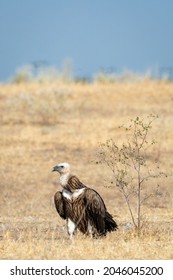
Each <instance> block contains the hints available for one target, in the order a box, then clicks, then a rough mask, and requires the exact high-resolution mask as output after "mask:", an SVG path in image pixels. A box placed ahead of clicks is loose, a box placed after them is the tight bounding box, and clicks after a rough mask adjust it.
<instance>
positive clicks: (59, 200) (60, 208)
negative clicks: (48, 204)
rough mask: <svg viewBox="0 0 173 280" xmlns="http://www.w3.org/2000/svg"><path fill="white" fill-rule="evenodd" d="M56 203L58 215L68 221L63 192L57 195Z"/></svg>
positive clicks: (55, 197) (55, 196)
mask: <svg viewBox="0 0 173 280" xmlns="http://www.w3.org/2000/svg"><path fill="white" fill-rule="evenodd" d="M54 202H55V207H56V210H57V212H58V214H59V215H60V217H61V218H63V219H66V215H65V211H64V201H63V196H62V192H56V193H55V195H54Z"/></svg>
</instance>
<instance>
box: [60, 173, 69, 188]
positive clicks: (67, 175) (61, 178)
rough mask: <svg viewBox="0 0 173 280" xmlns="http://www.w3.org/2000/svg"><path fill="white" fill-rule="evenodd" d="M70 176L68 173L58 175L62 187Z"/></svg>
mask: <svg viewBox="0 0 173 280" xmlns="http://www.w3.org/2000/svg"><path fill="white" fill-rule="evenodd" d="M69 178H70V173H66V174H62V175H61V176H60V184H61V186H62V187H64V186H66V185H67V182H68V179H69Z"/></svg>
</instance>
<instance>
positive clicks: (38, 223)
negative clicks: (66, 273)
mask: <svg viewBox="0 0 173 280" xmlns="http://www.w3.org/2000/svg"><path fill="white" fill-rule="evenodd" d="M151 113H154V114H158V115H159V119H158V120H157V121H156V122H155V123H154V125H153V130H152V133H153V136H154V137H155V139H156V140H157V141H158V144H157V145H155V147H154V148H153V151H152V156H153V158H154V159H159V160H161V162H162V164H161V167H162V168H163V169H164V171H165V170H166V171H167V172H168V173H171V172H172V169H173V161H172V156H171V155H172V154H173V144H172V143H173V83H171V82H163V81H160V82H159V81H151V80H145V81H143V82H140V83H124V84H123V83H115V84H113V83H112V84H111V83H107V84H99V83H93V84H80V83H69V84H65V83H60V82H58V81H57V82H56V81H55V82H52V83H50V82H49V83H46V82H45V83H28V84H27V83H24V84H19V85H10V84H9V85H8V84H7V85H0V122H1V137H0V165H1V169H0V176H1V181H0V192H1V200H0V258H1V259H172V258H173V185H172V177H168V178H164V179H162V180H161V181H160V195H159V196H158V197H156V198H153V199H152V201H151V202H150V203H148V204H146V205H144V207H143V213H144V216H143V220H144V228H143V230H142V233H141V236H140V237H138V236H137V234H136V232H135V230H134V229H133V228H131V229H129V230H126V228H125V225H126V224H127V223H129V222H130V216H129V213H128V211H127V208H126V206H125V204H124V201H123V198H122V197H121V195H120V193H119V192H118V191H117V190H116V189H115V188H112V189H108V188H105V187H104V184H105V181H104V178H108V177H109V176H110V174H109V173H108V170H107V169H106V168H105V167H103V166H100V165H94V163H93V160H94V159H95V156H96V152H97V149H98V146H99V143H100V142H104V141H105V140H107V139H109V138H111V137H112V138H113V139H114V140H115V141H116V142H117V143H121V142H123V141H125V137H126V136H125V134H122V132H121V130H119V129H118V127H119V125H121V124H127V123H128V121H129V120H130V119H131V118H135V117H136V116H142V117H146V116H147V115H149V114H151ZM62 161H67V162H69V163H71V166H72V169H73V172H74V173H75V174H76V175H78V176H79V177H80V179H81V180H82V181H83V182H84V183H85V184H87V185H89V186H91V187H93V188H95V189H96V190H97V191H98V192H99V193H100V194H101V195H102V196H103V198H104V200H105V202H106V205H107V208H108V210H109V211H110V212H111V213H112V214H113V216H114V217H115V219H116V220H117V222H118V224H119V230H118V231H117V232H116V233H111V234H109V235H108V236H107V237H105V238H103V239H96V240H91V239H90V238H86V237H84V236H83V235H81V234H80V233H78V234H77V236H76V238H75V243H74V244H71V243H70V242H69V240H68V238H67V235H66V229H65V228H64V226H65V224H64V221H62V220H61V219H60V218H59V217H58V216H57V213H56V211H55V208H54V205H53V195H54V193H55V192H56V190H57V189H59V188H60V187H59V185H58V182H57V180H58V176H57V174H52V173H51V168H52V166H53V165H55V164H56V163H58V162H62ZM153 184H156V182H155V181H152V182H149V184H148V186H146V188H148V191H150V188H152V185H153Z"/></svg>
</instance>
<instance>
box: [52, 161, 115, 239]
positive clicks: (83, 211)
mask: <svg viewBox="0 0 173 280" xmlns="http://www.w3.org/2000/svg"><path fill="white" fill-rule="evenodd" d="M52 171H54V172H55V171H56V172H58V173H59V174H60V185H61V187H62V191H58V192H56V193H55V195H54V202H55V207H56V210H57V212H58V214H59V215H60V217H61V218H62V219H64V220H66V221H67V232H68V235H69V237H70V239H73V235H74V234H75V232H76V230H77V229H78V230H80V231H81V232H82V233H83V234H86V235H90V236H91V237H99V236H105V235H106V234H107V232H111V231H115V230H117V229H118V226H117V223H116V222H115V221H114V220H113V217H112V215H111V214H110V213H109V212H108V211H107V209H106V206H105V203H104V201H103V199H102V197H101V196H100V195H99V194H98V193H97V192H96V191H95V190H93V189H91V188H89V187H87V186H85V185H84V184H83V183H82V182H81V181H80V180H79V179H78V178H77V177H76V176H74V175H72V174H71V171H70V165H69V164H68V163H60V164H58V165H56V166H54V167H53V169H52Z"/></svg>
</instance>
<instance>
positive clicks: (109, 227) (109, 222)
mask: <svg viewBox="0 0 173 280" xmlns="http://www.w3.org/2000/svg"><path fill="white" fill-rule="evenodd" d="M117 229H118V225H117V223H116V222H115V221H114V220H113V217H112V215H111V214H109V213H108V212H106V217H105V231H106V232H107V231H115V230H117Z"/></svg>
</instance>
